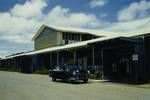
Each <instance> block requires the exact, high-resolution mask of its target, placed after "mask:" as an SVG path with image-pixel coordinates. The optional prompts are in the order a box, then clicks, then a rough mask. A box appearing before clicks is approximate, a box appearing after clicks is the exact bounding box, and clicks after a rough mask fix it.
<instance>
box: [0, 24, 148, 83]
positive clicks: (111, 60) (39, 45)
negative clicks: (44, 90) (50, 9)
mask: <svg viewBox="0 0 150 100" xmlns="http://www.w3.org/2000/svg"><path fill="white" fill-rule="evenodd" d="M106 34H107V35H106ZM113 35H114V36H113ZM32 40H33V41H34V45H35V50H34V51H31V52H26V53H21V54H17V55H11V56H8V57H6V58H4V59H1V60H0V67H1V68H2V67H6V66H11V67H14V68H16V69H19V70H21V72H24V73H32V72H34V71H37V70H41V69H42V68H46V69H50V68H52V67H54V66H57V65H62V64H75V65H77V66H82V67H83V68H85V69H87V70H90V72H91V73H96V72H101V73H102V75H103V79H110V80H122V81H129V82H132V83H141V82H146V81H148V80H150V45H149V43H150V30H149V29H148V30H143V31H136V32H131V33H125V34H117V35H116V34H115V33H110V32H104V31H93V30H83V29H70V28H58V27H49V26H45V25H43V26H42V27H41V28H40V29H39V30H38V32H37V33H36V34H35V36H34V37H33V39H32Z"/></svg>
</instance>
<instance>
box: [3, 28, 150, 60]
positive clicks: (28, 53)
mask: <svg viewBox="0 0 150 100" xmlns="http://www.w3.org/2000/svg"><path fill="white" fill-rule="evenodd" d="M144 34H150V29H143V30H138V31H133V32H130V33H124V34H115V35H111V36H108V37H101V38H97V39H92V40H87V41H82V42H77V43H72V44H67V45H63V46H56V47H50V48H46V49H42V50H37V51H32V52H26V53H23V54H19V55H14V56H9V57H6V58H5V59H9V58H13V57H18V56H24V55H34V54H40V53H47V52H52V51H59V50H65V49H71V48H78V47H82V46H87V45H88V44H89V43H95V42H101V41H105V40H109V39H114V38H119V37H133V36H139V35H144Z"/></svg>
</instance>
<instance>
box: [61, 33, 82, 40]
mask: <svg viewBox="0 0 150 100" xmlns="http://www.w3.org/2000/svg"><path fill="white" fill-rule="evenodd" d="M62 38H63V40H75V41H80V34H77V33H66V32H64V33H63V36H62Z"/></svg>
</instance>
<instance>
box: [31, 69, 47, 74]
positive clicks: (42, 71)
mask: <svg viewBox="0 0 150 100" xmlns="http://www.w3.org/2000/svg"><path fill="white" fill-rule="evenodd" d="M33 74H43V75H48V70H47V69H42V70H37V71H35V72H33Z"/></svg>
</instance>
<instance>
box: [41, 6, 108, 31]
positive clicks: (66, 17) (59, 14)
mask: <svg viewBox="0 0 150 100" xmlns="http://www.w3.org/2000/svg"><path fill="white" fill-rule="evenodd" d="M44 22H46V23H47V24H51V23H52V24H54V25H59V26H73V27H90V28H98V27H99V28H101V27H102V26H103V25H105V24H104V23H105V21H102V20H100V19H98V18H97V17H96V16H95V15H93V14H85V13H73V12H71V11H70V9H68V8H62V7H61V6H56V7H54V8H53V9H52V10H51V11H50V12H49V13H48V15H47V16H46V17H45V20H44ZM107 25H108V23H107Z"/></svg>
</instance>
